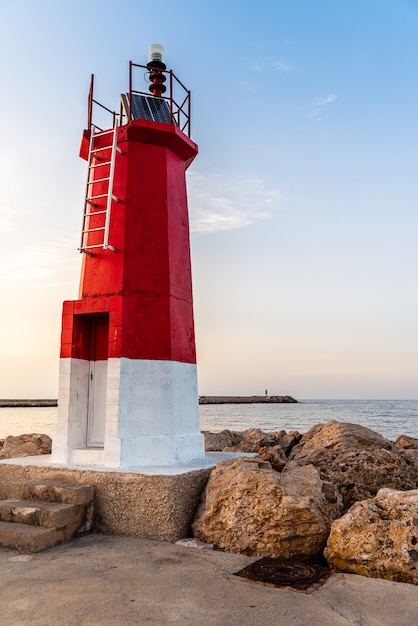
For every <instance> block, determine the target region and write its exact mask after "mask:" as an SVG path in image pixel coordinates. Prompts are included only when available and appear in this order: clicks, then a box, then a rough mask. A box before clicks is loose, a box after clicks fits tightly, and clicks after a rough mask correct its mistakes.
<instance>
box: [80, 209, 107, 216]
mask: <svg viewBox="0 0 418 626" xmlns="http://www.w3.org/2000/svg"><path fill="white" fill-rule="evenodd" d="M103 213H106V211H105V210H104V211H93V213H88V212H87V211H86V212H85V213H84V217H94V216H95V215H103Z"/></svg>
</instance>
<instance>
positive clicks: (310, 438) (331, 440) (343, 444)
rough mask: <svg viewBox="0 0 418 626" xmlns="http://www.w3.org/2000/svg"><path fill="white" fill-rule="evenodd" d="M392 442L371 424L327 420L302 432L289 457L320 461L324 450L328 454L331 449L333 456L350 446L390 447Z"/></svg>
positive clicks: (298, 460)
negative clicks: (371, 426)
mask: <svg viewBox="0 0 418 626" xmlns="http://www.w3.org/2000/svg"><path fill="white" fill-rule="evenodd" d="M393 447H394V446H393V444H392V443H391V442H390V441H389V440H388V439H385V438H384V437H382V435H379V433H376V432H375V431H374V430H371V429H370V428H366V427H365V426H360V425H359V424H349V423H345V422H335V421H333V422H327V423H326V424H317V425H316V426H313V428H311V429H310V430H308V432H307V433H306V434H305V435H303V437H302V439H301V440H300V442H299V443H298V445H297V446H295V448H293V450H292V452H291V454H290V458H291V459H293V460H295V461H297V462H298V463H305V462H306V463H313V464H314V465H315V464H316V463H320V462H321V461H322V460H323V458H324V454H326V455H327V456H328V457H329V456H332V455H330V454H329V453H333V456H334V457H336V456H337V455H338V454H339V453H340V452H344V451H346V450H349V449H358V448H368V449H373V450H374V449H378V450H380V449H381V448H384V449H386V450H391V449H392V448H393Z"/></svg>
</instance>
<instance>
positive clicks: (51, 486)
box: [9, 480, 94, 505]
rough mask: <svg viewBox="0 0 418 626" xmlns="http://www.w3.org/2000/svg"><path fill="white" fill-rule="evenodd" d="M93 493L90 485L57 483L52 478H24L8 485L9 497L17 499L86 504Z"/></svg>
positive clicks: (89, 501)
mask: <svg viewBox="0 0 418 626" xmlns="http://www.w3.org/2000/svg"><path fill="white" fill-rule="evenodd" d="M93 495H94V488H93V486H92V485H77V484H73V483H59V482H55V481H52V480H25V481H22V482H20V483H12V484H10V485H9V498H14V499H18V500H36V501H38V502H61V503H63V504H84V505H88V504H90V503H91V502H92V500H93Z"/></svg>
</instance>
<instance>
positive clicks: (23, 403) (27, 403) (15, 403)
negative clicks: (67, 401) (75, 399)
mask: <svg viewBox="0 0 418 626" xmlns="http://www.w3.org/2000/svg"><path fill="white" fill-rule="evenodd" d="M31 406H33V407H44V406H58V400H0V407H5V408H13V407H22V408H25V407H31Z"/></svg>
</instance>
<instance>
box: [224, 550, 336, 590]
mask: <svg viewBox="0 0 418 626" xmlns="http://www.w3.org/2000/svg"><path fill="white" fill-rule="evenodd" d="M330 573H331V572H330V570H329V569H328V568H327V567H319V566H318V565H308V564H307V563H296V562H293V561H283V560H281V559H274V558H271V557H264V558H262V559H260V560H259V561H255V562H254V563H251V564H250V565H247V567H244V569H242V570H240V571H239V572H236V573H235V576H241V577H242V578H248V579H249V580H253V581H256V582H261V583H264V584H267V585H273V586H275V587H292V588H293V589H300V590H301V591H306V590H307V589H310V588H311V587H312V586H315V588H317V587H319V586H320V585H322V584H323V583H324V582H325V580H326V579H327V578H328V576H329V575H330Z"/></svg>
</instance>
